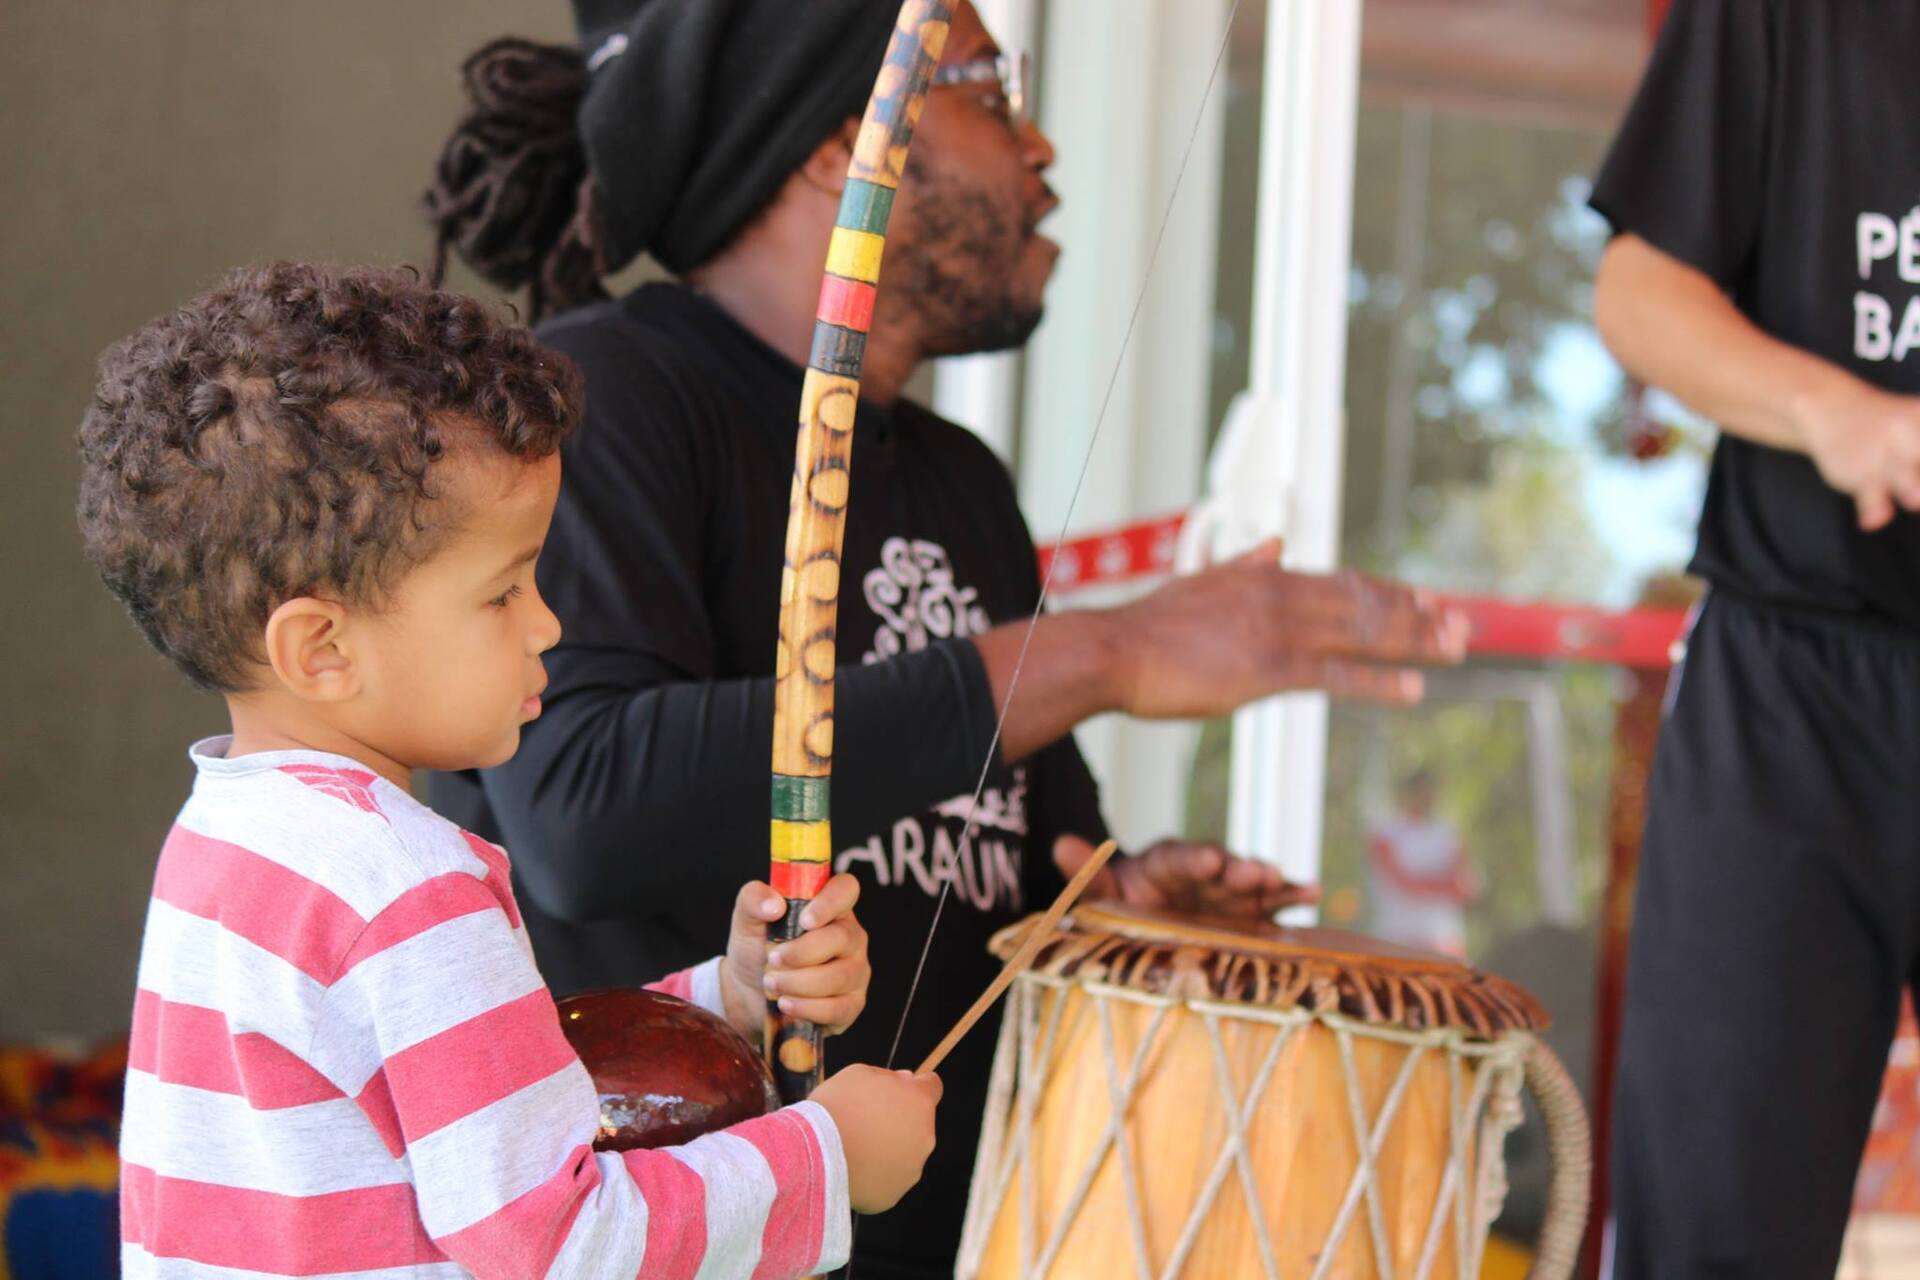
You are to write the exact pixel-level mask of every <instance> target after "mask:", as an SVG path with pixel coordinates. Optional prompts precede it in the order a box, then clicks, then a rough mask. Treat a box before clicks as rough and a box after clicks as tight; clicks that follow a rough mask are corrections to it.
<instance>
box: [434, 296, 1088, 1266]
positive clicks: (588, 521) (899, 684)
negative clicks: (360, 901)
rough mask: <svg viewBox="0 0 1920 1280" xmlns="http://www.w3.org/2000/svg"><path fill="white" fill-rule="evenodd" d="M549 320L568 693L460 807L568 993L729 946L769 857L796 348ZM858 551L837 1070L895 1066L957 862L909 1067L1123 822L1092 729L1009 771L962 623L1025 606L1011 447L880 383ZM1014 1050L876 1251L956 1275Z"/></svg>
mask: <svg viewBox="0 0 1920 1280" xmlns="http://www.w3.org/2000/svg"><path fill="white" fill-rule="evenodd" d="M540 336H541V338H542V339H543V340H544V341H545V342H547V343H548V344H549V345H550V346H552V347H554V348H555V349H557V350H559V351H562V352H564V353H566V354H567V355H568V356H570V357H571V358H572V359H573V360H575V361H576V362H577V363H578V364H579V365H580V366H581V369H582V371H583V372H584V373H585V375H586V381H587V402H588V403H587V417H586V421H585V423H584V424H583V426H582V428H581V430H580V432H579V434H578V435H577V436H576V438H575V439H574V440H573V441H572V442H570V443H569V445H568V446H567V448H566V451H565V454H564V457H563V475H562V481H561V491H560V499H559V505H558V507H557V509H556V511H555V513H554V520H553V529H552V532H551V534H550V535H549V537H548V541H547V545H546V549H545V551H544V552H543V554H542V555H541V558H540V563H539V569H538V581H539V585H540V590H541V592H542V593H543V594H544V595H545V597H546V599H547V602H548V603H549V605H551V606H552V608H553V610H554V612H555V613H556V614H558V616H559V618H560V621H561V624H562V626H563V628H564V632H565V634H564V636H563V638H562V640H561V642H560V644H559V646H558V647H557V648H555V649H554V650H553V651H552V652H551V653H550V654H549V655H548V656H547V670H548V673H549V676H550V683H549V685H548V688H547V692H546V697H545V712H544V714H543V715H542V716H541V717H540V719H538V720H537V721H535V722H534V723H532V724H531V725H529V726H527V729H526V731H525V733H524V735H523V738H522V742H521V747H520V751H519V753H518V754H517V755H516V756H515V757H514V759H513V760H512V761H510V762H509V763H508V764H506V765H503V766H501V767H500V768H497V769H492V770H488V771H486V772H485V773H484V774H480V775H472V774H463V775H443V776H439V777H436V778H435V779H433V780H432V781H431V782H430V784H429V785H430V790H431V795H432V799H433V801H434V803H435V805H436V807H438V808H440V809H441V810H442V812H444V813H446V814H447V815H448V816H449V817H452V818H454V819H455V820H457V821H461V822H463V823H465V824H466V825H468V826H469V827H470V828H471V829H473V830H475V831H477V832H479V833H481V834H483V835H487V836H490V837H493V838H497V839H499V840H500V841H501V842H502V843H503V844H505V845H506V846H507V848H508V850H509V851H510V852H511V854H512V857H513V863H514V875H515V880H516V885H517V888H518V890H519V892H520V895H521V901H522V909H523V912H524V914H525V917H526V921H527V927H528V931H529V933H530V935H531V937H532V939H533V943H534V947H535V951H536V953H537V955H538V958H539V961H540V965H541V968H542V971H543V972H544V973H545V974H546V976H547V978H548V981H549V982H550V983H551V984H552V985H553V986H554V988H555V989H556V990H557V991H562V992H564V991H572V990H580V989H585V988H590V987H596V986H607V985H626V984H635V983H639V982H643V981H647V980H650V979H652V978H655V977H657V976H658V975H660V974H661V973H663V972H666V971H668V970H671V969H674V968H678V967H682V966H684V965H688V964H692V963H695V962H697V961H699V960H701V959H703V958H704V957H706V956H709V955H712V954H713V953H714V951H715V950H716V949H717V948H718V947H719V946H720V945H721V944H722V942H723V941H724V938H725V926H726V921H727V918H728V913H729V911H730V909H731V905H732V902H733V898H734V896H735V894H737V893H738V891H739V888H740V886H741V885H742V884H743V883H745V882H746V881H747V880H749V879H756V878H759V879H764V878H765V877H766V875H767V869H768V818H769V773H770V768H771V758H772V738H773V728H772V725H773V659H774V652H775V635H776V628H777V624H778V620H777V617H776V612H777V605H778V600H779V586H780V568H781V559H782V557H781V550H782V546H783V544H784V539H785V532H786V519H787V506H788V493H789V485H790V481H791V477H792V473H793V451H794V437H795V431H796V423H797V416H798V407H799V403H800V383H801V377H802V371H801V370H800V369H799V368H798V367H797V366H795V365H793V364H792V363H791V362H789V361H787V360H786V359H784V358H783V357H781V356H780V355H779V354H777V353H776V352H774V351H772V350H771V349H769V348H768V347H766V346H765V345H763V344H762V343H760V342H759V341H758V340H757V339H755V338H754V337H753V336H752V335H751V334H749V333H747V332H746V331H745V330H744V329H742V328H741V327H740V326H739V325H737V324H736V323H734V322H733V321H732V320H731V319H730V318H729V317H728V316H726V315H725V313H723V312H722V311H720V310H719V308H717V307H716V306H714V305H713V304H712V303H710V302H709V301H707V300H706V299H704V298H702V297H700V296H699V295H697V294H695V293H693V292H691V291H689V290H686V289H684V288H681V287H678V286H672V285H650V286H646V287H644V288H642V289H640V290H639V291H637V292H636V293H634V294H632V295H630V296H628V297H626V298H624V299H621V300H619V301H616V302H611V303H606V304H603V305H600V306H596V307H591V308H587V309H583V310H581V311H577V312H573V313H569V314H568V315H566V316H563V317H561V318H559V319H558V320H556V321H554V322H552V323H550V324H549V325H547V326H546V327H544V328H543V329H542V330H541V335H540ZM852 478H853V488H852V499H851V504H850V509H849V516H848V521H847V530H846V543H845V550H844V554H843V559H842V565H843V573H842V579H841V598H840V616H839V661H840V664H841V665H840V670H839V674H838V680H837V688H836V694H835V716H834V722H835V748H836V750H835V757H836V759H835V769H834V778H833V810H832V817H833V830H834V840H835V846H836V848H837V849H838V850H839V852H838V855H837V857H836V859H835V865H836V868H837V869H839V870H852V871H854V872H855V873H857V874H858V875H859V876H860V877H861V880H862V898H861V905H860V915H861V918H862V920H863V922H864V923H865V925H866V928H867V931H868V934H869V937H870V943H869V947H870V954H871V958H872V961H873V969H874V977H873V983H872V987H871V989H870V992H869V998H868V1004H867V1010H866V1012H865V1014H864V1015H863V1016H862V1017H861V1019H860V1020H859V1022H858V1023H856V1024H855V1026H854V1027H853V1028H852V1029H851V1030H850V1031H849V1032H848V1033H847V1034H846V1035H844V1036H842V1037H840V1038H839V1039H837V1040H835V1041H831V1042H829V1047H828V1054H829V1067H830V1068H831V1067H832V1066H834V1065H838V1064H845V1063H848V1062H884V1061H885V1060H886V1056H887V1052H888V1049H889V1047H890V1045H891V1042H892V1039H893V1035H894V1030H895V1027H896V1025H897V1023H898V1020H899V1016H900V1012H901V1009H902V1007H903V1005H904V1004H905V1001H906V992H907V986H908V983H909V981H910V979H911V976H912V972H913V967H914V963H915V961H916V959H917V958H918V955H919V949H920V947H921V944H922V942H923V940H924V939H925V937H926V933H927V930H928V928H929V927H930V926H931V924H932V919H933V911H934V906H935V901H936V897H937V895H938V893H939V891H940V888H941V886H942V884H943V883H950V884H951V886H952V893H951V898H950V901H949V903H948V906H947V910H946V913H945V915H944V917H943V918H942V920H941V923H940V929H939V933H938V936H937V938H936V941H935V944H934V954H933V958H932V960H931V961H930V962H929V964H928V966H927V971H926V976H925V977H924V978H923V980H922V984H921V989H920V992H919V994H918V996H917V997H916V998H915V1000H914V1003H913V1007H912V1011H911V1018H910V1021H909V1023H908V1025H907V1027H906V1031H905V1036H904V1039H903V1041H902V1045H901V1053H900V1056H901V1061H902V1063H903V1064H905V1065H911V1064H912V1062H914V1061H915V1060H917V1059H918V1057H919V1056H920V1055H921V1054H922V1053H924V1052H925V1051H926V1050H927V1049H928V1048H930V1047H931V1046H932V1044H933V1042H934V1040H936V1039H937V1038H938V1037H939V1036H940V1035H941V1034H942V1033H943V1032H944V1031H945V1029H946V1028H947V1026H949V1025H950V1024H951V1023H952V1022H953V1021H954V1020H955V1019H956V1018H957V1017H958V1016H959V1014H960V1013H961V1012H962V1011H963V1010H964V1009H965V1008H966V1006H967V1005H968V1004H969V1003H970V1002H971V1001H972V999H973V998H974V997H975V996H976V995H977V994H978V993H979V992H980V990H981V989H982V988H983V987H984V986H985V985H986V984H987V982H988V981H989V980H990V979H991V977H992V975H993V973H994V972H995V970H996V969H997V967H998V966H997V962H996V961H995V960H993V959H992V957H990V956H989V955H988V954H987V951H986V940H987V938H988V937H989V936H990V935H991V934H992V933H993V931H994V930H996V929H998V928H1000V927H1001V926H1003V925H1005V924H1008V923H1011V922H1012V921H1014V920H1017V919H1019V918H1020V917H1021V916H1022V915H1023V914H1024V913H1025V912H1026V911H1027V910H1029V909H1032V908H1033V906H1034V905H1035V904H1040V905H1044V903H1045V901H1046V900H1047V899H1049V898H1051V897H1052V895H1053V894H1054V893H1055V892H1057V890H1058V888H1059V887H1060V884H1061V881H1060V878H1059V876H1058V873H1057V872H1056V871H1055V869H1054V867H1053V865H1052V860H1051V857H1050V852H1051V848H1052V843H1053V839H1054V837H1055V836H1056V835H1059V834H1062V833H1073V834H1077V835H1084V836H1086V837H1088V838H1090V839H1098V838H1100V837H1101V836H1102V835H1104V831H1105V829H1104V826H1103V824H1102V823H1101V820H1100V815H1099V809H1098V797H1097V794H1096V791H1095V788H1094V785H1093V781H1092V778H1091V776H1090V775H1089V774H1088V772H1087V769H1086V765H1085V763H1084V762H1083V761H1082V759H1081V757H1080V755H1079V753H1078V751H1077V750H1076V749H1075V747H1074V745H1073V742H1072V740H1071V739H1070V738H1069V739H1066V740H1063V741H1062V742H1059V743H1056V744H1055V745H1053V746H1051V747H1049V748H1047V749H1046V750H1044V751H1041V752H1039V753H1037V754H1036V755H1034V756H1033V757H1031V758H1030V759H1028V760H1025V761H1022V762H1018V763H1016V764H1014V765H1012V766H1011V767H1009V766H1008V765H1005V764H1003V763H1000V762H998V761H997V760H996V761H995V763H994V764H993V765H992V767H991V768H990V769H989V771H988V776H987V783H986V790H985V793H984V795H983V797H982V800H981V803H980V806H979V815H978V829H977V831H976V833H975V835H974V838H973V839H972V840H971V841H970V842H966V843H964V844H963V843H962V841H961V833H962V830H963V826H964V822H965V818H966V811H967V807H968V806H967V800H968V799H969V798H970V797H971V795H972V793H973V790H974V787H975V784H976V783H977V781H978V780H979V777H980V772H981V769H982V766H983V764H984V763H985V762H986V760H987V758H988V751H989V743H990V740H991V738H992V733H993V724H994V713H995V708H994V706H993V702H992V695H991V691H990V689H989V686H988V683H987V678H986V673H985V670H984V669H983V667H982V665H981V662H980V658H979V655H978V652H977V650H976V649H975V648H974V647H973V645H972V643H971V642H970V641H969V640H968V639H967V637H968V636H970V635H973V634H976V633H978V632H980V631H982V630H985V629H986V628H988V627H990V626H992V625H996V624H999V623H1003V622H1008V621H1012V620H1017V619H1019V618H1022V617H1024V616H1026V615H1027V614H1028V613H1030V612H1031V610H1032V608H1033V605H1034V602H1035V600H1036V599H1037V598H1038V591H1039V583H1038V576H1037V571H1036V568H1035V560H1034V548H1033V543H1032V539H1031V537H1030V535H1029V534H1028V531H1027V528H1026V525H1025V522H1024V521H1023V520H1022V518H1021V515H1020V511H1019V508H1018V505H1017V502H1016V500H1015V496H1014V492H1013V488H1012V485H1011V483H1010V481H1009V477H1008V476H1007V473H1006V470H1005V468H1004V467H1002V466H1001V465H1000V463H999V461H998V459H996V458H995V457H994V456H993V454H992V453H991V452H990V451H989V450H988V449H987V448H986V447H985V446H984V445H982V444H981V443H980V442H979V441H978V440H977V439H976V438H974V437H973V436H972V435H971V434H969V433H968V432H966V431H965V430H963V429H961V428H959V427H957V426H954V425H953V424H951V423H948V422H946V421H944V420H942V419H940V418H939V417H937V416H935V415H934V414H932V413H929V412H928V411H926V410H925V409H922V408H920V407H918V406H916V405H913V404H911V403H908V402H905V401H902V402H898V403H896V404H895V405H893V406H890V407H889V408H885V409H883V408H881V407H879V406H875V405H871V404H862V405H861V407H860V410H859V416H858V421H857V426H856V429H855V435H854V453H853V467H852ZM992 1047H993V1028H992V1027H990V1026H983V1027H982V1028H980V1029H978V1030H976V1031H975V1032H974V1033H973V1034H972V1035H971V1036H970V1037H969V1038H968V1039H967V1041H966V1042H965V1043H963V1045H962V1046H961V1048H960V1049H959V1051H957V1052H956V1053H955V1054H954V1056H953V1057H952V1058H951V1059H949V1061H948V1065H947V1066H946V1067H945V1068H944V1069H943V1071H942V1076H943V1079H944V1081H945V1083H946V1097H945V1100H944V1102H943V1103H942V1105H941V1108H940V1128H939V1146H938V1148H937V1149H936V1151H935V1153H934V1156H933V1159H932V1160H931V1162H930V1163H929V1165H928V1168H927V1173H926V1177H925V1178H924V1179H923V1181H922V1183H921V1185H920V1186H919V1187H918V1188H917V1189H916V1190H915V1191H914V1192H912V1193H911V1194H910V1195H909V1196H908V1198H907V1199H906V1200H905V1201H903V1202H902V1204H901V1205H900V1207H899V1208H897V1209H896V1210H894V1211H893V1212H891V1213H889V1214H886V1215H884V1216H882V1217H880V1218H877V1219H874V1220H872V1221H870V1222H866V1223H864V1224H863V1225H862V1227H861V1230H860V1233H859V1240H858V1257H857V1271H858V1273H859V1274H860V1275H862V1276H863V1277H873V1278H874V1280H879V1278H881V1277H885V1276H890V1275H935V1274H949V1275H950V1274H951V1272H952V1258H953V1252H954V1249H955V1247H956V1244H957V1241H958V1235H959V1223H960V1217H961V1213H962V1211H963V1209H964V1207H965V1202H966V1194H967V1178H968V1174H969V1171H970V1169H971V1166H972V1162H973V1155H974V1149H975V1144H976V1142H977V1140H978V1132H979V1117H980V1111H981V1108H982V1105H983V1103H984V1098H985V1092H986V1078H987V1072H988V1068H989V1065H990V1060H991V1056H992Z"/></svg>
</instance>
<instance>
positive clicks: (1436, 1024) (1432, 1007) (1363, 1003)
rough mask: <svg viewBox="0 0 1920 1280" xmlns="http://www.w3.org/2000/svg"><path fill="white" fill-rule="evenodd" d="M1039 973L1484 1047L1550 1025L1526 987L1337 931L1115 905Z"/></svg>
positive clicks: (1008, 941)
mask: <svg viewBox="0 0 1920 1280" xmlns="http://www.w3.org/2000/svg"><path fill="white" fill-rule="evenodd" d="M1038 921H1039V917H1038V916H1032V917H1029V918H1028V919H1026V920H1023V921H1021V922H1020V923H1019V924H1015V925H1010V926H1008V927H1007V928H1005V929H1002V930H1001V931H1000V932H999V933H998V934H996V935H994V938H993V941H992V943H991V944H990V945H991V947H992V949H993V952H994V954H995V955H997V956H999V957H1000V958H1002V959H1006V958H1007V957H1009V956H1011V955H1012V954H1013V953H1014V951H1015V950H1016V949H1018V947H1019V945H1020V943H1021V940H1022V939H1023V938H1024V937H1025V936H1026V932H1027V930H1029V929H1031V928H1033V927H1034V926H1035V925H1036V924H1037V923H1038ZM1033 969H1034V971H1035V972H1037V973H1041V974H1046V975H1048V976H1051V977H1056V978H1071V979H1075V980H1078V981H1082V982H1104V983H1108V984H1111V985H1113V986H1118V987H1126V988H1129V989H1132V990H1135V991H1140V992H1143V993H1146V994H1151V995H1158V996H1169V997H1173V998H1175V999H1181V1000H1215V1001H1220V1002H1222V1003H1226V1004H1244V1005H1250V1006H1254V1007H1259V1008H1269V1009H1296V1008H1297V1009H1305V1010H1307V1011H1309V1012H1313V1013H1337V1014H1341V1015H1343V1016H1345V1017H1348V1018H1353V1019H1356V1020H1358V1021H1360V1022H1365V1023H1368V1024H1371V1025H1375V1026H1398V1027H1404V1028H1406V1029H1407V1030H1410V1031H1427V1030H1437V1029H1441V1028H1455V1029H1459V1030H1462V1031H1465V1032H1467V1033H1469V1034H1471V1035H1472V1036H1474V1037H1477V1038H1485V1039H1493V1038H1495V1037H1497V1036H1500V1035H1502V1034H1505V1033H1506V1032H1509V1031H1538V1030H1541V1029H1543V1028H1545V1027H1546V1026H1547V1025H1548V1022H1549V1019H1548V1017H1547V1013H1546V1010H1544V1009H1543V1008H1541V1007H1540V1004H1539V1002H1538V1001H1536V1000H1535V999H1534V998H1533V997H1532V996H1530V995H1528V994H1527V993H1526V991H1524V990H1523V989H1521V988H1520V987H1518V986H1516V985H1515V984H1513V983H1511V982H1508V981H1507V980H1506V979H1504V978H1498V977H1495V976H1493V975H1492V974H1488V973H1482V972H1481V971H1480V970H1478V969H1474V968H1472V967H1470V966H1468V965H1465V964H1462V963H1460V962H1459V961H1457V960H1454V959H1452V958H1451V957H1448V956H1443V955H1436V954H1433V953H1431V952H1426V951H1416V950H1414V949H1413V948H1410V947H1401V946H1395V945H1393V944H1392V943H1387V942H1379V941H1376V940H1375V939H1372V938H1368V937H1365V936H1363V935H1361V934H1357V933H1347V932H1344V931H1341V930H1336V929H1295V928H1289V927H1287V926H1284V925H1278V924H1274V923H1273V922H1272V921H1270V920H1261V919H1245V918H1238V917H1228V916H1203V915H1190V914H1184V913H1179V912H1171V911H1152V910H1146V909H1142V908H1135V907H1127V906H1123V905H1121V904H1119V903H1101V904H1099V905H1097V906H1091V905H1090V906H1083V907H1078V908H1076V909H1075V910H1074V911H1073V912H1072V913H1070V914H1069V915H1067V916H1066V917H1065V918H1064V919H1063V920H1061V922H1060V925H1059V927H1058V928H1057V929H1056V930H1055V931H1054V936H1053V937H1052V938H1051V939H1049V940H1048V941H1046V942H1045V943H1042V944H1041V947H1040V950H1039V952H1038V953H1037V954H1036V955H1035V957H1034V961H1033Z"/></svg>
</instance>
